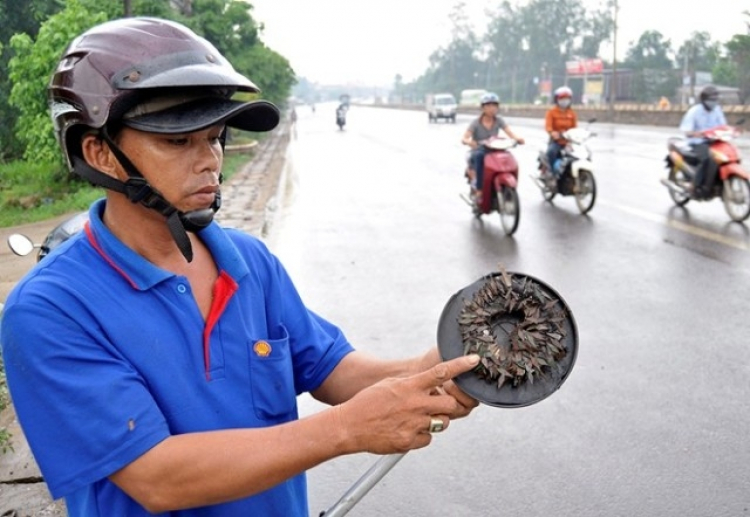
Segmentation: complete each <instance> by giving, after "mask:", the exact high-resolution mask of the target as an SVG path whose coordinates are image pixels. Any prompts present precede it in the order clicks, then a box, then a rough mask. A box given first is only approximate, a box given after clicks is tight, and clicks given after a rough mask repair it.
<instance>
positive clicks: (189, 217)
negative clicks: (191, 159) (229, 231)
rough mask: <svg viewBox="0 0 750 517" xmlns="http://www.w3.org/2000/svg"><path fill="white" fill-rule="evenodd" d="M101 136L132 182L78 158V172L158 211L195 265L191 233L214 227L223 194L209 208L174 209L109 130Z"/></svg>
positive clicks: (187, 258)
mask: <svg viewBox="0 0 750 517" xmlns="http://www.w3.org/2000/svg"><path fill="white" fill-rule="evenodd" d="M100 134H101V136H102V138H103V139H104V141H105V142H107V144H108V145H109V147H110V149H111V150H112V152H113V153H114V155H115V157H116V158H117V160H118V161H119V162H120V165H122V167H123V168H124V169H125V171H126V172H127V173H128V180H127V181H126V182H122V181H119V180H116V179H114V178H113V177H112V176H109V175H107V174H104V173H102V172H101V171H98V170H96V169H94V168H93V167H91V166H90V165H89V164H88V163H86V162H85V161H84V160H83V159H81V158H78V157H74V158H73V163H74V167H75V170H76V172H78V173H79V174H80V175H81V176H83V177H84V178H86V179H87V180H88V181H90V182H91V183H93V184H95V185H98V186H100V187H104V188H106V189H109V190H114V191H115V192H120V193H121V194H125V196H126V197H127V198H128V199H129V200H130V201H132V202H133V203H141V204H142V205H143V206H145V207H147V208H150V209H152V210H156V211H157V212H159V213H160V214H161V215H163V216H164V217H166V218H167V227H168V228H169V232H170V233H171V234H172V238H173V239H174V241H175V243H176V244H177V247H178V248H179V250H180V253H182V255H183V256H184V257H185V260H187V261H188V262H192V261H193V246H192V244H191V243H190V238H189V237H188V235H187V232H193V233H195V232H197V231H200V230H202V229H203V228H205V227H207V226H208V225H209V224H211V222H212V221H213V219H214V214H215V213H216V212H217V211H218V210H219V208H220V207H221V191H217V192H216V197H215V198H214V202H213V203H212V204H211V206H210V207H209V208H204V209H201V210H191V211H189V212H180V211H179V210H177V208H175V207H174V205H172V204H171V203H170V202H169V201H167V200H166V199H164V196H162V195H161V193H160V192H158V191H157V190H156V189H154V188H153V187H152V186H151V185H149V184H148V182H147V181H146V178H144V177H143V175H142V174H141V173H140V171H139V170H138V169H137V168H136V166H135V165H133V162H131V161H130V159H129V158H128V157H127V156H125V153H123V152H122V150H120V148H119V147H118V146H117V144H115V143H114V141H113V140H112V138H111V137H110V136H109V134H108V133H107V131H106V129H102V130H101V132H100ZM221 180H222V177H221V176H219V183H221Z"/></svg>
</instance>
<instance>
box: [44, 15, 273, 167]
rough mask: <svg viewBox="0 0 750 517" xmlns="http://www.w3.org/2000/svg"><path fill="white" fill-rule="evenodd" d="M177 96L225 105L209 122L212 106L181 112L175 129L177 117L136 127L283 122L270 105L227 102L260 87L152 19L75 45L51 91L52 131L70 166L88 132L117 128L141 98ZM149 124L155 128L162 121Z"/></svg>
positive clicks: (91, 34) (183, 30) (202, 43)
mask: <svg viewBox="0 0 750 517" xmlns="http://www.w3.org/2000/svg"><path fill="white" fill-rule="evenodd" d="M176 91H180V92H190V95H193V96H195V98H196V100H197V99H198V98H200V97H210V98H212V99H213V100H215V101H216V100H219V101H220V102H218V103H217V102H214V103H213V104H212V106H213V108H214V109H213V111H212V113H211V116H208V115H206V114H205V107H206V105H208V104H210V103H204V105H203V106H199V107H198V108H197V109H194V110H191V111H189V112H188V113H184V110H181V112H182V115H181V121H180V124H177V125H175V126H171V125H170V122H173V121H174V118H173V119H170V118H168V117H161V120H162V125H161V126H159V124H158V123H157V124H156V125H154V124H153V123H152V124H150V125H149V124H144V126H143V127H137V126H135V124H133V127H136V129H144V130H148V131H153V132H174V133H177V132H182V131H184V130H185V128H188V129H190V130H198V129H202V128H204V127H208V126H209V125H211V124H213V123H217V122H218V123H225V124H226V125H227V126H229V127H236V128H238V129H243V130H247V131H269V130H271V129H273V128H274V127H276V125H277V124H278V122H279V111H278V109H277V108H276V106H274V105H273V104H271V103H270V102H267V101H253V102H240V101H234V100H231V99H230V97H231V96H232V95H233V94H234V93H235V92H250V93H259V92H260V89H259V88H258V87H257V86H256V85H255V84H254V83H253V82H252V81H250V80H249V79H248V78H247V77H245V76H243V75H241V74H239V73H237V72H236V71H235V70H234V68H233V67H232V65H231V64H230V63H229V62H228V61H227V60H226V59H225V58H224V57H223V56H222V55H221V54H220V53H219V51H218V50H217V49H216V47H214V46H213V45H212V44H211V43H209V42H208V41H207V40H206V39H204V38H202V37H200V36H198V35H197V34H195V33H194V32H193V31H191V30H190V29H188V28H187V27H185V26H183V25H180V24H178V23H176V22H172V21H169V20H162V19H157V18H148V17H135V18H123V19H118V20H113V21H109V22H105V23H103V24H100V25H98V26H95V27H93V28H92V29H90V30H88V31H87V32H85V33H83V34H82V35H80V36H78V37H77V38H76V39H75V40H73V42H72V43H71V44H70V45H69V46H68V48H67V49H66V50H65V52H64V54H63V56H62V58H61V59H60V62H59V63H58V65H57V68H56V69H55V71H54V74H53V75H52V79H51V81H50V84H49V87H48V100H49V103H50V109H51V115H52V119H53V122H54V127H55V133H56V136H57V139H58V142H59V143H60V146H61V147H62V150H63V153H64V154H65V157H66V159H67V161H68V164H69V166H70V167H71V168H72V160H71V158H72V156H79V155H80V137H81V135H82V134H83V133H84V132H85V131H87V130H88V129H100V128H103V127H104V126H105V125H107V124H111V123H117V122H120V121H121V119H122V117H123V116H124V115H125V114H126V113H127V112H128V111H129V110H132V109H133V107H134V106H136V105H138V104H139V103H140V102H141V101H142V100H143V99H151V98H153V97H156V96H160V95H161V96H166V97H168V96H170V95H172V94H173V93H175V92H176ZM203 93H205V95H203ZM199 104H200V103H199ZM200 108H203V109H200ZM147 115H148V114H146V115H144V116H147ZM191 117H193V118H195V117H201V118H200V119H196V120H190V119H191ZM151 118H152V120H151V122H154V121H156V120H157V118H156V117H153V115H152V117H151ZM146 122H148V121H146ZM206 122H208V123H206ZM128 125H131V124H128ZM186 132H187V131H186Z"/></svg>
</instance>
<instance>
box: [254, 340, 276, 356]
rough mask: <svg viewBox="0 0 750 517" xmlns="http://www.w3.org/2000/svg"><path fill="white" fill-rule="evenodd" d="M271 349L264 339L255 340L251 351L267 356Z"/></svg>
mask: <svg viewBox="0 0 750 517" xmlns="http://www.w3.org/2000/svg"><path fill="white" fill-rule="evenodd" d="M271 350H272V348H271V345H269V344H268V342H266V341H256V342H255V344H254V345H253V352H255V355H257V356H258V357H268V356H269V355H271Z"/></svg>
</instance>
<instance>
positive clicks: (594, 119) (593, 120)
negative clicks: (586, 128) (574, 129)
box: [588, 117, 596, 124]
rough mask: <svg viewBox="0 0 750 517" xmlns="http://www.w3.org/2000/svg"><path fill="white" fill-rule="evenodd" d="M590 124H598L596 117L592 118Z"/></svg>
mask: <svg viewBox="0 0 750 517" xmlns="http://www.w3.org/2000/svg"><path fill="white" fill-rule="evenodd" d="M588 122H589V124H593V123H594V122H596V117H593V118H590V119H589V121H588Z"/></svg>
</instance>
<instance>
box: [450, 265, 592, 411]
mask: <svg viewBox="0 0 750 517" xmlns="http://www.w3.org/2000/svg"><path fill="white" fill-rule="evenodd" d="M495 277H501V278H498V279H497V280H500V282H497V283H502V282H503V281H504V280H505V279H510V280H509V281H510V285H511V288H510V289H507V288H502V287H501V294H499V295H497V296H495V298H496V299H495V300H488V298H491V296H489V294H488V293H490V292H492V291H495V287H493V288H492V289H489V290H488V288H487V284H488V282H490V281H492V280H493V279H495ZM497 283H496V284H495V285H497ZM505 285H507V284H505ZM479 291H482V293H480V294H479V295H478V297H476V298H475V295H476V294H477V293H478V292H479ZM503 292H504V294H503ZM509 293H510V294H509ZM508 297H513V298H514V299H515V300H516V301H515V303H511V304H507V303H505V302H504V300H503V298H505V299H507V298H508ZM516 297H517V298H516ZM470 301H475V302H477V303H479V305H480V307H481V308H480V311H479V312H478V313H477V312H475V313H473V314H468V312H469V311H467V310H464V309H465V308H466V307H467V303H468V302H470ZM553 302H554V303H553ZM505 307H511V308H510V309H506V308H505ZM551 307H555V309H554V310H553V311H551V310H549V309H548V308H551ZM471 310H472V311H473V309H471ZM476 314H479V317H477V316H476ZM487 314H490V315H489V316H488V315H487ZM548 318H549V321H548ZM467 321H471V323H467ZM478 322H479V323H478ZM467 324H468V325H471V326H475V325H481V326H484V327H486V330H485V331H484V332H485V335H488V336H491V337H490V340H492V341H494V344H496V345H497V347H498V348H499V350H500V353H501V354H505V355H506V357H508V356H510V354H511V350H513V349H514V348H517V347H518V346H519V342H520V344H521V347H522V348H523V347H525V346H526V345H527V344H528V342H525V341H524V342H521V338H520V337H519V336H520V335H521V334H522V333H523V332H526V334H527V335H528V334H531V335H532V337H533V336H535V335H536V337H535V338H534V339H538V338H539V335H537V334H541V333H542V332H544V333H548V332H551V333H554V334H559V340H558V341H557V342H556V344H555V345H554V346H555V347H560V348H561V350H564V353H561V354H558V355H556V357H557V360H556V364H548V366H544V367H541V368H539V369H537V371H536V374H535V375H533V376H531V375H529V377H524V376H523V375H522V376H521V379H519V378H518V377H515V381H512V380H508V378H507V377H506V378H505V379H506V382H504V383H502V384H501V385H500V386H499V387H498V380H497V379H495V380H488V379H486V378H483V377H482V376H480V375H479V374H478V372H477V371H470V372H466V373H463V374H461V375H459V376H458V377H456V378H455V379H454V382H455V383H456V384H457V385H458V387H459V388H461V389H462V390H463V391H464V392H466V393H467V394H469V395H471V396H472V397H474V398H475V399H476V400H478V401H479V402H481V403H483V404H487V405H489V406H495V407H501V408H518V407H524V406H529V405H531V404H536V403H537V402H540V401H541V400H543V399H545V398H547V397H549V396H550V395H552V394H553V393H554V392H555V391H557V390H558V389H559V388H560V386H562V384H563V382H565V380H566V379H567V378H568V376H569V375H570V372H571V370H572V369H573V365H574V364H575V361H576V356H577V355H578V329H577V326H576V322H575V319H574V318H573V313H572V312H571V310H570V307H569V306H568V304H567V303H566V302H565V300H563V298H562V296H560V294H559V293H557V291H555V290H554V289H552V287H550V286H549V285H547V284H546V283H544V282H542V281H541V280H539V279H538V278H534V277H532V276H530V275H526V274H522V273H512V272H507V273H500V272H496V273H491V274H489V275H486V276H484V277H482V278H480V279H479V280H477V281H476V282H474V283H472V284H470V285H468V286H466V287H464V288H463V289H461V290H460V291H458V292H456V293H455V294H454V295H453V296H452V297H451V298H450V299H449V300H448V303H447V304H446V305H445V308H444V309H443V313H442V314H441V316H440V320H439V322H438V336H437V342H438V349H439V350H440V354H441V356H442V358H443V360H448V359H453V358H456V357H460V356H462V355H466V353H467V351H466V349H467V345H466V344H465V343H464V338H463V335H462V328H461V327H462V325H467ZM538 343H539V342H538V341H537V344H538ZM483 346H486V345H483ZM540 350H542V348H541V347H540V346H538V347H537V348H536V351H537V352H539V351H540ZM547 350H549V349H547ZM528 351H529V349H528V348H527V352H528ZM488 354H489V352H488ZM480 355H481V354H480ZM535 356H536V357H535ZM560 356H561V357H560ZM524 357H525V356H524ZM529 357H530V358H533V360H535V361H539V359H540V356H539V355H538V353H535V352H529ZM548 358H549V357H548ZM544 362H545V364H546V363H547V361H546V360H544ZM532 364H533V363H532ZM511 366H512V365H511ZM529 368H531V366H529ZM516 381H519V382H516Z"/></svg>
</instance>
